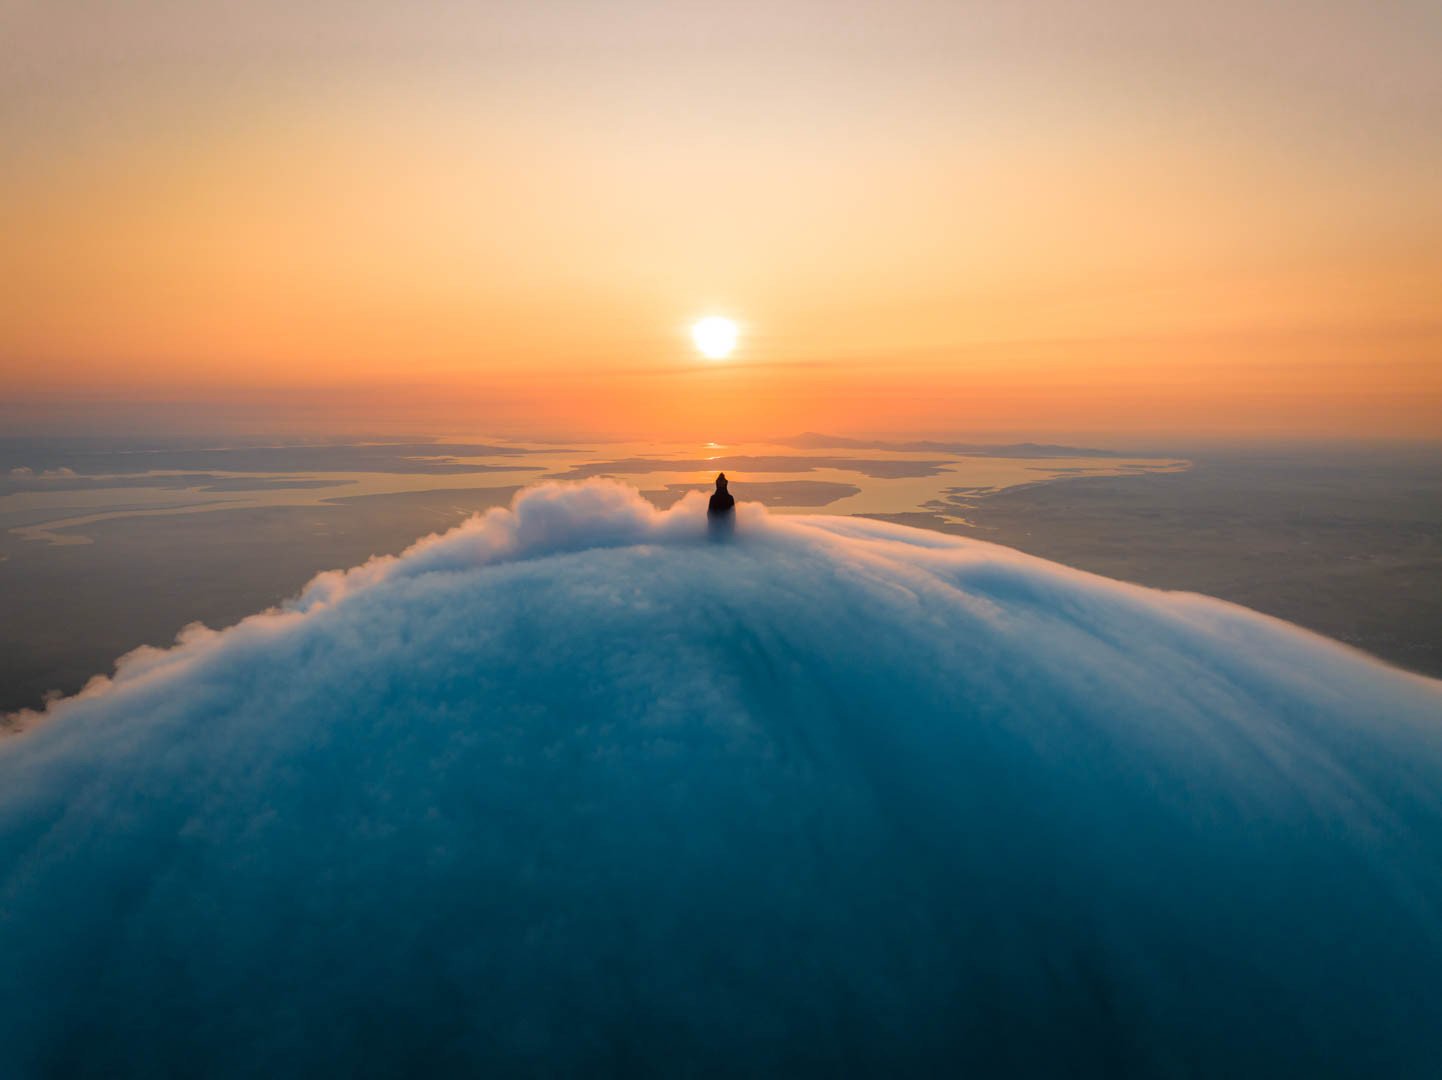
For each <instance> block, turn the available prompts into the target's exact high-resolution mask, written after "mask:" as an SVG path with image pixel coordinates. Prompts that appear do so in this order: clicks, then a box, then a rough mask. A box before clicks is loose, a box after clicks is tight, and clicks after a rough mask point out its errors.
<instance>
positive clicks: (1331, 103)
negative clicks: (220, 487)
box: [0, 0, 1442, 438]
mask: <svg viewBox="0 0 1442 1080" xmlns="http://www.w3.org/2000/svg"><path fill="white" fill-rule="evenodd" d="M113 7H123V8H124V9H125V11H124V13H119V12H117V11H113V10H110V8H113ZM290 7H291V5H288V4H281V3H278V2H273V0H261V2H257V3H252V4H247V5H235V4H228V3H227V4H220V3H217V4H209V5H207V4H201V3H188V4H182V3H179V2H178V0H143V2H137V3H135V4H129V5H119V6H115V5H57V4H48V3H39V2H37V3H31V2H29V0H22V2H20V3H13V2H12V3H5V2H4V0H0V19H3V21H4V24H3V25H0V42H3V44H0V236H3V238H4V239H3V244H0V380H3V382H0V386H3V389H0V423H5V424H7V425H13V426H15V427H16V428H17V429H18V428H28V429H31V430H35V429H39V430H48V429H52V428H53V429H57V430H58V429H61V428H66V429H71V428H74V427H77V426H92V427H95V428H98V429H102V430H103V429H105V428H106V427H107V426H111V427H125V426H130V425H133V424H134V423H136V422H141V421H143V422H146V423H151V422H154V423H157V424H160V425H161V426H165V425H174V426H176V427H178V428H185V427H193V426H195V425H201V426H204V425H205V424H206V423H214V424H222V423H223V424H226V425H228V426H241V427H250V428H253V429H266V428H270V427H286V426H290V427H310V428H317V429H326V430H336V429H347V428H349V429H359V428H368V429H381V428H387V427H390V428H397V429H400V428H405V429H410V430H422V429H444V430H448V431H454V430H459V429H463V428H475V429H478V430H484V431H491V432H495V433H498V434H512V435H524V434H528V433H533V434H535V433H540V434H566V433H574V434H587V435H598V434H622V435H658V436H679V437H698V438H702V437H704V438H713V437H724V438H739V437H751V436H762V435H768V434H783V433H789V432H793V431H797V430H802V429H808V428H809V429H820V430H833V431H841V432H851V433H878V434H880V433H900V432H917V433H942V432H948V433H967V432H974V433H979V434H984V433H986V432H1003V431H1004V432H1009V433H1035V434H1039V435H1040V434H1046V433H1052V432H1097V433H1101V434H1107V433H1111V434H1115V435H1116V436H1117V437H1119V438H1121V437H1130V436H1135V435H1144V434H1152V433H1187V434H1199V435H1225V434H1247V435H1257V434H1279V435H1293V434H1338V435H1360V436H1397V435H1400V436H1429V437H1435V436H1438V435H1439V434H1442V285H1439V283H1442V125H1439V124H1438V122H1437V117H1438V116H1442V75H1439V69H1442V65H1438V64H1436V62H1435V56H1436V54H1437V51H1438V49H1439V48H1442V15H1439V9H1438V7H1437V5H1435V4H1416V5H1407V4H1397V5H1388V6H1387V7H1386V9H1385V12H1384V11H1382V10H1381V9H1379V8H1378V7H1377V6H1376V5H1371V4H1360V3H1359V4H1327V3H1318V4H1309V5H1302V6H1297V7H1294V8H1291V9H1289V10H1287V11H1282V10H1280V9H1279V8H1271V9H1269V10H1268V12H1264V13H1259V12H1257V11H1256V10H1254V7H1255V5H1251V4H1229V3H1223V4H1220V5H1213V6H1208V7H1207V9H1206V10H1205V11H1197V10H1192V6H1187V7H1182V6H1170V5H1167V4H1156V3H1153V4H1141V3H1135V4H1133V3H1124V4H1110V5H1108V4H1102V5H1099V6H1098V5H1087V11H1085V12H1081V11H1079V10H1077V9H1078V8H1080V7H1082V5H1072V4H1062V3H1060V2H1048V3H1040V4H1030V5H1027V4H971V5H968V4H956V3H946V4H943V3H910V4H907V3H891V4H885V5H879V4H877V5H859V4H848V3H844V2H834V3H826V4H812V3H802V2H797V0H772V2H769V3H765V4H759V3H758V4H751V3H731V4H725V5H709V4H697V3H685V2H675V3H670V4H666V5H657V4H643V3H637V2H634V0H619V2H617V3H614V4H606V5H599V4H582V3H579V2H571V3H537V4H528V5H506V6H499V5H498V6H493V7H492V6H483V5H453V4H445V5H435V6H432V7H430V8H429V9H427V8H426V7H425V6H423V5H415V4H407V5H399V4H386V3H373V4H367V5H359V6H358V5H352V4H340V3H339V2H335V3H321V4H316V5H309V6H308V10H307V12H306V13H304V14H296V13H294V12H292V11H290V10H289V9H290ZM709 313H720V314H724V315H729V316H731V317H734V318H735V319H737V320H738V321H739V322H741V323H742V324H743V327H744V334H743V340H742V345H741V347H740V348H739V349H738V351H737V353H736V354H735V356H734V358H733V359H732V360H730V361H728V362H725V363H720V364H711V363H707V362H704V361H702V360H700V359H698V357H697V356H696V354H695V351H694V349H693V348H692V347H691V345H690V342H689V339H688V337H687V335H686V327H687V325H688V323H689V322H690V321H692V320H694V319H695V318H698V317H700V316H702V315H705V314H709ZM137 418H141V420H140V421H138V420H137Z"/></svg>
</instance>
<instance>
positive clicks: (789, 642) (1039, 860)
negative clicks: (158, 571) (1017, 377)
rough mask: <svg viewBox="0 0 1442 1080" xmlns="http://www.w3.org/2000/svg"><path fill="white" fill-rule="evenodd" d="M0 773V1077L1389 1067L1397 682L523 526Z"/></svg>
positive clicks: (978, 584)
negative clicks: (105, 1070) (107, 1071)
mask: <svg viewBox="0 0 1442 1080" xmlns="http://www.w3.org/2000/svg"><path fill="white" fill-rule="evenodd" d="M26 723H27V724H28V725H29V730H28V731H26V732H25V733H23V734H20V735H18V736H14V737H11V738H8V739H5V740H3V741H0V955H3V956H5V957H6V958H7V961H6V963H5V964H4V965H0V1001H3V1002H4V1003H5V1006H6V1007H5V1008H3V1009H0V1072H3V1073H5V1074H6V1075H19V1076H25V1075H35V1074H46V1073H51V1074H53V1073H56V1072H66V1071H68V1070H81V1071H85V1070H94V1069H99V1068H102V1067H111V1068H115V1069H119V1070H120V1071H122V1072H123V1071H125V1070H126V1069H129V1070H131V1071H133V1072H136V1073H141V1072H151V1073H154V1072H162V1071H166V1070H180V1071H191V1072H194V1071H203V1072H207V1073H219V1074H225V1073H229V1072H234V1073H252V1074H253V1073H255V1072H258V1071H259V1072H268V1073H269V1072H275V1071H280V1072H291V1071H294V1072H304V1071H314V1070H319V1069H322V1068H325V1069H327V1070H331V1071H337V1072H356V1071H367V1070H371V1071H378V1072H386V1071H397V1070H402V1069H404V1070H408V1071H435V1070H442V1069H448V1068H449V1069H459V1068H464V1067H471V1068H477V1067H481V1066H482V1065H484V1066H485V1067H487V1068H490V1069H492V1070H499V1071H507V1070H516V1069H535V1068H544V1069H546V1070H548V1071H549V1070H554V1071H567V1070H571V1069H575V1068H579V1067H582V1066H589V1067H592V1068H609V1069H613V1070H629V1071H637V1070H640V1071H648V1070H649V1071H660V1070H665V1071H668V1072H685V1071H688V1069H691V1068H703V1067H704V1068H711V1069H720V1070H723V1071H734V1070H738V1069H753V1070H754V1069H763V1070H764V1069H771V1070H780V1069H786V1070H787V1071H793V1072H794V1071H797V1070H804V1069H806V1068H816V1069H828V1070H831V1071H835V1070H838V1069H841V1068H848V1069H852V1070H863V1071H864V1070H871V1071H876V1070H880V1069H883V1068H889V1069H892V1070H903V1071H905V1070H908V1069H910V1070H913V1071H919V1070H931V1071H935V1070H937V1069H938V1068H941V1067H953V1068H955V1067H966V1066H973V1067H977V1068H982V1069H990V1070H992V1071H995V1070H1006V1071H1013V1072H1014V1071H1018V1070H1026V1069H1033V1070H1045V1071H1055V1070H1057V1069H1060V1068H1067V1069H1081V1070H1085V1069H1088V1068H1091V1069H1096V1070H1108V1071H1113V1072H1115V1071H1122V1072H1126V1071H1133V1072H1147V1073H1157V1072H1166V1071H1189V1070H1194V1071H1200V1072H1219V1071H1225V1067H1226V1066H1235V1064H1236V1063H1237V1062H1245V1063H1247V1064H1248V1065H1250V1066H1252V1067H1254V1068H1256V1069H1266V1068H1270V1067H1275V1068H1278V1069H1281V1068H1288V1069H1292V1070H1303V1071H1306V1070H1308V1069H1309V1068H1310V1069H1317V1068H1328V1069H1331V1070H1336V1071H1345V1072H1362V1071H1375V1070H1379V1069H1380V1070H1382V1071H1386V1072H1407V1071H1409V1069H1412V1070H1415V1069H1418V1068H1420V1067H1421V1066H1422V1064H1423V1063H1426V1062H1430V1061H1432V1060H1435V1053H1436V1051H1437V1049H1438V1040H1437V1035H1436V1032H1437V1031H1438V1030H1442V998H1439V995H1438V992H1437V981H1436V972H1437V971H1438V970H1439V969H1442V870H1439V867H1438V864H1437V861H1436V857H1435V853H1436V851H1437V850H1439V845H1442V796H1439V795H1438V792H1439V791H1442V726H1439V725H1442V686H1439V684H1438V683H1437V682H1435V681H1432V680H1427V679H1422V678H1418V677H1415V676H1410V675H1407V674H1404V673H1402V672H1399V671H1396V670H1394V669H1391V668H1387V667H1385V666H1383V665H1381V664H1378V663H1376V662H1375V661H1372V660H1370V659H1368V658H1366V657H1364V656H1362V655H1361V654H1359V653H1356V652H1354V651H1351V650H1349V649H1346V648H1344V647H1342V646H1340V645H1337V644H1335V643H1331V642H1328V641H1325V640H1323V639H1320V638H1317V637H1315V636H1313V635H1310V634H1306V633H1304V632H1301V631H1299V630H1297V629H1295V628H1293V627H1289V626H1287V625H1285V624H1283V623H1279V622H1277V621H1275V620H1272V619H1268V618H1265V617H1263V616H1259V615H1256V614H1254V613H1251V612H1248V611H1245V610H1242V609H1239V608H1236V607H1232V606H1230V605H1227V604H1223V603H1220V602H1218V601H1214V600H1210V599H1206V598H1202V597H1196V596H1188V595H1180V594H1166V593H1159V592H1155V591H1151V590H1145V589H1141V588H1137V587H1132V586H1128V585H1123V584H1119V583H1116V582H1112V581H1108V580H1105V579H1102V578H1097V577H1093V576H1090V575H1086V574H1082V573H1079V572H1076V571H1071V570H1068V569H1066V568H1063V567H1059V566H1056V565H1053V564H1049V563H1046V562H1043V561H1040V560H1036V559H1032V558H1028V557H1026V556H1023V555H1020V554H1018V553H1016V552H1012V551H1009V550H1007V549H1004V548H999V547H995V546H993V545H989V544H982V543H974V542H968V541H965V540H959V539H956V538H952V537H947V536H943V535H940V534H936V533H929V532H920V531H916V530H909V529H905V528H901V527H897V526H892V525H887V524H882V523H878V522H871V521H865V520H861V519H845V518H826V517H792V518H784V519H783V518H772V517H769V516H768V515H766V514H765V513H764V512H763V511H762V510H760V508H758V507H754V506H746V505H744V504H743V506H742V508H741V517H740V521H739V523H738V530H737V535H736V537H735V539H734V541H733V542H729V543H712V542H709V541H708V540H707V538H706V535H705V526H704V516H703V501H702V499H701V498H700V497H699V496H697V495H694V494H693V495H691V496H688V497H687V498H686V499H685V500H684V501H682V502H681V503H680V504H679V505H678V506H677V507H676V508H675V509H673V510H672V511H670V512H666V513H661V512H658V511H656V510H654V509H653V508H652V507H650V506H649V505H648V504H647V503H645V502H644V501H643V500H642V499H640V497H639V496H638V495H636V493H635V492H634V491H632V490H631V489H629V488H626V487H624V486H622V485H619V484H615V483H611V482H607V481H593V482H590V483H586V484H582V485H555V484H551V485H543V486H541V487H539V488H535V489H532V490H530V491H528V492H526V493H524V494H523V495H522V496H520V498H519V499H518V501H517V503H516V504H515V506H514V507H513V509H511V510H504V511H491V512H490V513H488V514H487V515H485V516H484V517H480V518H475V519H472V520H471V521H470V522H468V523H467V524H465V525H463V526H461V527H460V528H457V529H455V530H453V531H452V532H450V533H447V534H445V535H444V536H439V537H432V538H429V539H427V540H425V541H422V542H420V543H419V544H417V545H416V546H415V547H413V548H412V549H410V550H409V551H408V552H406V553H405V554H403V555H402V556H400V557H397V558H384V559H377V560H373V561H372V562H370V563H368V564H366V565H364V566H362V567H358V568H355V569H353V570H350V571H345V572H334V573H328V574H323V575H320V576H319V577H318V578H316V579H315V581H313V582H312V583H311V584H310V585H309V586H308V587H307V589H306V590H305V591H304V592H303V594H302V595H301V596H300V597H299V598H297V599H296V600H295V601H294V602H293V603H291V604H289V605H287V606H286V608H285V609H283V610H278V611H274V612H269V613H265V614H261V615H257V616H254V617H252V618H250V619H248V620H246V621H244V622H242V623H241V624H239V625H238V626H236V627H233V628H231V629H228V630H225V631H221V632H213V631H209V630H204V629H202V628H194V629H192V630H190V631H188V632H187V633H186V634H185V635H184V636H183V640H182V642H181V644H180V645H179V646H178V647H177V648H175V649H172V650H141V651H140V652H137V653H135V654H132V655H131V656H130V657H128V658H127V659H126V660H125V661H123V662H122V664H121V665H120V669H119V673H118V675H117V676H116V678H115V679H113V680H110V681H101V682H97V683H95V684H92V686H91V687H90V688H89V689H88V690H87V691H86V692H84V693H83V694H81V695H80V696H78V697H76V698H73V699H69V700H66V701H63V702H60V703H58V704H56V705H54V706H52V708H51V709H50V711H49V714H48V715H46V716H44V717H36V716H34V715H33V714H32V715H31V716H29V717H27V718H26Z"/></svg>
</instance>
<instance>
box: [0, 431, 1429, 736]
mask: <svg viewBox="0 0 1442 1080" xmlns="http://www.w3.org/2000/svg"><path fill="white" fill-rule="evenodd" d="M721 469H724V470H725V471H726V472H727V474H728V476H729V477H730V478H731V480H732V485H733V487H732V490H733V491H734V492H735V493H736V495H737V496H738V498H741V499H747V498H750V499H754V500H756V501H760V502H763V503H765V504H766V505H767V506H769V507H771V508H772V509H773V510H774V511H776V512H781V513H786V512H797V513H839V514H848V513H850V514H861V515H864V516H869V517H877V518H882V519H885V520H891V521H896V522H900V523H904V524H908V525H914V526H919V527H923V528H931V529H937V530H940V531H943V532H947V533H952V534H956V535H962V536H968V537H973V538H976V539H982V540H987V541H991V542H995V543H1000V544H1006V545H1008V546H1011V547H1015V548H1017V549H1019V550H1022V551H1025V552H1028V553H1030V554H1034V555H1038V556H1040V557H1043V558H1047V559H1052V560H1055V561H1057V562H1061V563H1065V564H1067V565H1070V566H1075V567H1078V568H1080V569H1083V570H1088V571H1092V572H1095V573H1099V574H1104V575H1106V576H1108V577H1113V578H1118V579H1121V580H1126V581H1133V582H1137V583H1140V584H1143V585H1150V586H1154V587H1158V588H1165V589H1182V590H1188V591H1193V592H1201V593H1206V594H1208V595H1212V596H1217V597H1220V598H1222V599H1224V600H1230V601H1233V602H1235V603H1239V604H1243V605H1245V606H1247V607H1250V608H1254V609H1255V610H1258V611H1261V612H1265V613H1267V614H1270V615H1274V616H1276V617H1278V618H1282V619H1286V620H1287V621H1289V622H1294V623H1297V624H1298V625H1300V626H1304V627H1307V628H1308V629H1311V630H1315V631H1317V632H1319V633H1322V634H1325V635H1327V636H1329V637H1333V638H1337V639H1338V640H1341V641H1344V642H1347V643H1349V644H1351V645H1354V646H1356V647H1358V648H1361V649H1364V650H1366V651H1368V652H1371V653H1373V654H1374V655H1376V656H1379V657H1381V658H1382V659H1384V660H1387V661H1389V662H1391V663H1394V664H1397V665H1399V666H1401V667H1404V668H1407V669H1410V670H1413V671H1418V672H1422V673H1425V674H1431V675H1442V632H1439V627H1442V448H1438V447H1419V446H1391V447H1376V446H1369V447H1353V448H1348V449H1345V450H1339V449H1338V448H1336V447H1329V448H1316V447H1290V448H1280V449H1279V448H1277V447H1268V448H1262V449H1256V448H1252V449H1240V448H1233V449H1226V450H1218V449H1215V448H1202V449H1196V448H1191V449H1189V448H1185V447H1168V448H1164V449H1163V450H1159V451H1155V452H1150V453H1139V454H1130V453H1129V454H1125V455H1123V454H1120V453H1115V452H1108V451H1098V450H1091V449H1087V448H1071V447H1058V446H1036V445H1032V444H1023V445H1020V446H1005V447H984V446H976V445H973V444H961V443H936V442H926V443H895V442H892V443H887V442H858V441H856V440H845V439H833V438H830V437H827V436H819V435H807V436H802V437H798V438H796V439H790V440H777V441H776V442H775V443H771V444H757V445H751V446H717V445H716V444H697V445H690V446H675V445H667V446H659V445H656V444H642V443H636V444H620V445H617V444H610V445H607V444H599V445H592V446H575V447H553V446H537V445H532V446H502V445H494V444H489V443H487V444H477V443H471V442H467V441H462V440H439V441H429V440H413V441H409V442H400V441H396V440H389V441H352V442H344V441H327V442H324V443H317V444H306V445H297V446H261V445H257V444H244V443H243V444H238V445H235V446H223V445H221V446H217V445H214V444H213V443H204V442H202V443H194V444H189V443H187V444H175V443H167V444H163V445H159V446H157V445H153V444H138V445H132V444H109V443H105V442H103V441H98V440H84V441H80V440H70V441H66V440H28V441H21V440H9V441H4V440H0V613H3V615H4V617H3V619H0V711H9V710H13V709H18V708H24V707H34V706H36V705H39V704H40V703H41V702H42V701H43V699H44V697H45V695H46V694H47V693H48V692H56V691H58V692H63V693H73V692H74V691H76V690H78V689H79V688H80V687H81V686H82V685H84V683H85V681H86V680H87V679H89V678H90V677H91V676H93V675H95V674H100V673H107V672H109V671H110V670H111V668H112V666H113V663H114V661H115V659H116V658H117V657H118V656H120V655H122V654H124V653H125V652H128V651H130V650H131V649H133V648H136V647H137V646H140V645H166V644H169V643H170V642H171V641H172V640H173V639H174V637H175V634H176V633H177V631H179V630H180V629H181V628H182V627H183V626H185V625H187V624H189V623H192V622H197V621H199V622H203V623H205V624H206V625H208V626H212V627H221V626H226V625H230V624H232V623H234V622H236V621H237V620H239V619H241V618H243V617H245V616H246V615H248V614H251V613H252V612H255V611H259V610H262V609H264V608H266V607H269V606H272V605H274V604H277V603H279V602H281V601H282V600H284V599H285V598H286V597H288V596H292V595H294V594H295V593H296V592H298V591H299V589H300V588H301V586H303V585H304V584H305V582H306V581H308V580H309V579H310V578H311V577H312V576H313V575H314V574H316V573H318V572H320V571H322V570H327V569H333V568H337V567H347V566H353V565H356V564H358V563H361V562H363V561H365V560H366V559H367V558H369V557H370V556H372V555H384V554H393V553H396V552H399V551H401V550H402V549H404V548H405V547H406V546H408V545H409V544H410V543H412V542H413V541H414V540H415V539H417V538H418V537H421V536H424V535H426V534H428V533H432V532H437V531H443V530H445V529H447V528H449V527H451V526H453V525H454V524H456V523H458V522H459V521H461V520H463V519H464V518H465V517H467V516H468V515H470V514H472V513H475V512H477V511H482V510H485V509H488V508H490V507H493V506H504V505H505V504H506V503H508V502H509V501H510V499H511V497H512V496H513V495H514V494H515V492H516V491H517V490H519V489H520V487H521V486H523V485H524V484H527V483H533V482H535V481H537V480H541V479H548V478H559V479H580V478H584V477H589V476H614V477H616V478H618V479H621V480H623V481H625V482H628V483H632V484H635V485H636V486H637V487H638V488H640V489H641V490H642V491H643V493H645V494H646V495H647V497H648V498H650V499H651V500H652V501H653V502H655V503H656V504H657V505H659V506H668V505H671V504H672V503H674V502H675V501H676V500H677V499H679V498H680V497H681V496H682V495H683V494H684V493H685V492H686V491H688V490H692V489H709V487H710V480H711V478H712V477H713V476H714V473H715V472H716V471H719V470H721Z"/></svg>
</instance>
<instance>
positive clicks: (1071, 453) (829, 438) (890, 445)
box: [771, 431, 1121, 458]
mask: <svg viewBox="0 0 1442 1080" xmlns="http://www.w3.org/2000/svg"><path fill="white" fill-rule="evenodd" d="M771 441H772V442H773V443H774V444H776V445H777V446H790V447H794V448H795V449H798V450H822V449H844V450H896V451H903V452H907V453H919V454H975V455H977V456H980V457H1005V458H1030V457H1119V456H1121V455H1120V454H1119V453H1118V452H1117V451H1115V450H1098V449H1096V448H1095V447H1086V446H1059V445H1057V444H1055V443H1034V442H1023V443H962V442H933V441H930V440H918V441H908V442H887V441H885V440H880V439H848V438H844V437H843V436H840V435H823V434H821V433H820V432H816V431H806V432H802V433H801V434H800V435H793V436H791V437H790V438H784V439H773V440H771Z"/></svg>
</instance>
